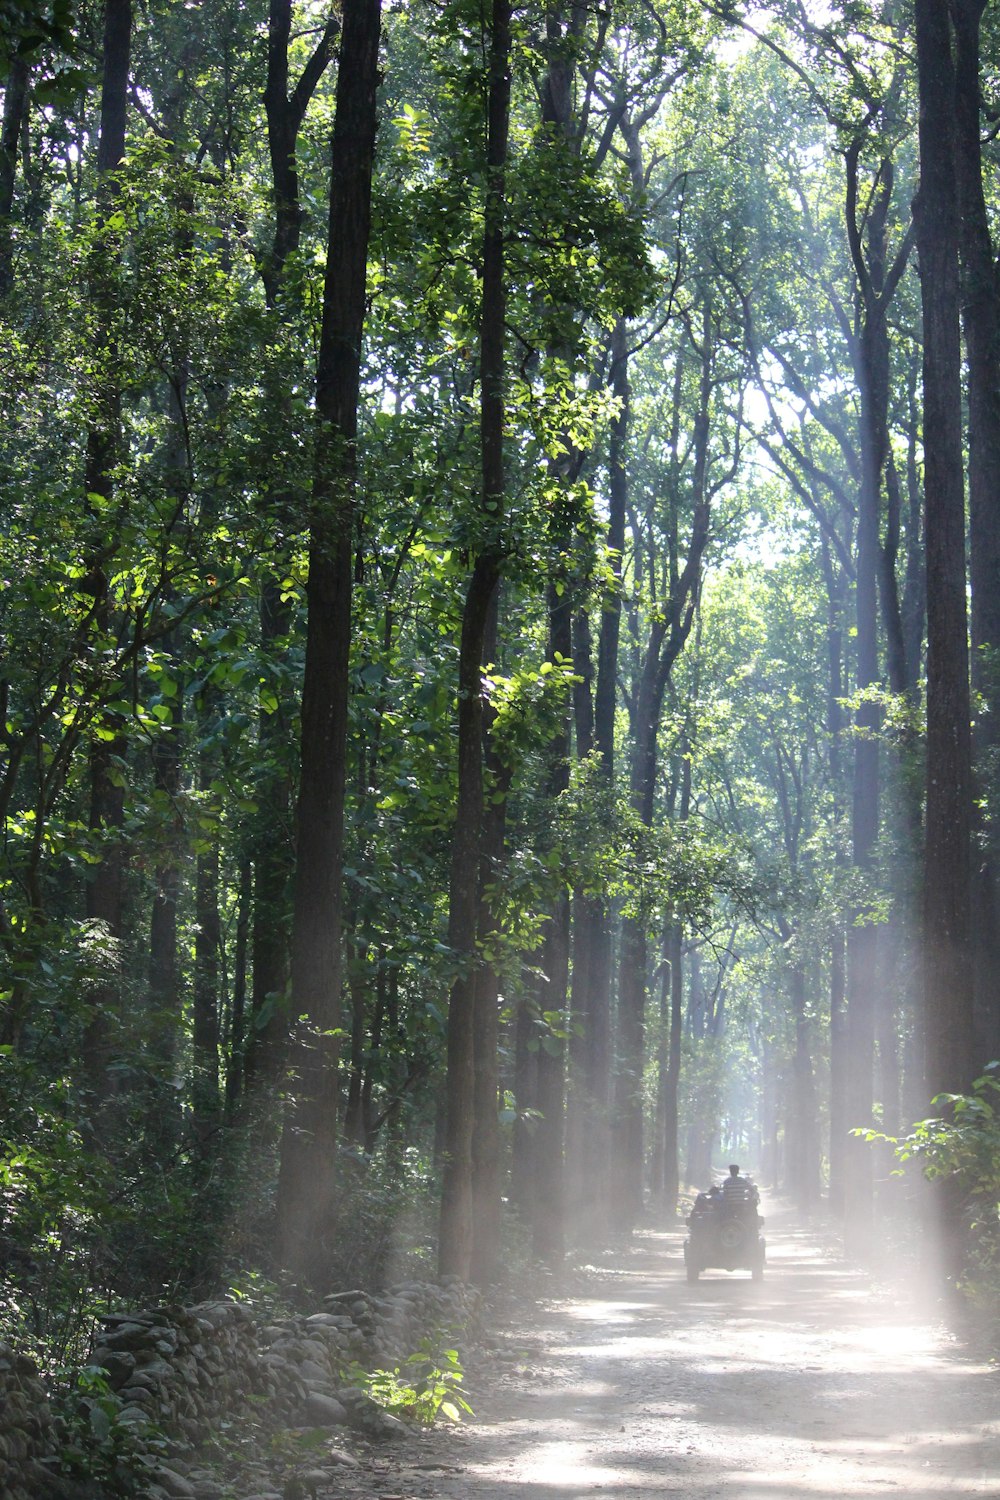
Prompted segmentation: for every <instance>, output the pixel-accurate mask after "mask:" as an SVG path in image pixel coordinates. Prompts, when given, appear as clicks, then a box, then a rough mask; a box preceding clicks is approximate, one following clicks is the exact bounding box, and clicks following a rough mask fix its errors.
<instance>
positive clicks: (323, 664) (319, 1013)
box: [278, 0, 381, 1288]
mask: <svg viewBox="0 0 1000 1500" xmlns="http://www.w3.org/2000/svg"><path fill="white" fill-rule="evenodd" d="M380 26H381V12H380V6H379V0H345V5H344V30H343V41H342V45H341V53H340V69H339V73H338V77H337V104H336V116H335V120H334V129H333V147H332V153H331V156H332V162H331V180H330V220H329V239H328V245H327V261H326V283H325V288H324V297H323V323H322V329H321V332H320V347H319V359H318V366H317V377H316V409H317V418H318V429H317V441H316V467H315V476H314V483H313V498H312V507H311V516H310V537H309V583H308V594H307V598H308V624H307V634H306V660H305V677H304V681H303V688H302V729H301V742H300V743H301V777H300V786H299V801H298V810H297V828H296V872H295V899H294V910H293V919H292V963H291V994H292V1012H293V1015H295V1016H296V1017H304V1018H305V1019H304V1021H301V1022H299V1023H297V1029H296V1034H295V1040H294V1044H293V1049H292V1066H293V1069H294V1071H295V1074H296V1083H295V1088H294V1103H293V1104H291V1105H290V1107H289V1108H288V1111H287V1113H286V1117H285V1124H284V1130H283V1134H282V1143H281V1166H280V1172H279V1181H278V1230H279V1247H280V1248H279V1253H280V1258H281V1261H282V1263H283V1264H284V1265H285V1266H287V1267H288V1268H289V1269H290V1270H291V1271H292V1272H293V1273H294V1274H295V1275H297V1276H298V1277H300V1278H302V1279H304V1280H306V1281H308V1282H310V1283H312V1284H313V1285H314V1286H315V1287H317V1288H323V1287H324V1286H325V1284H326V1282H327V1279H328V1275H329V1271H328V1267H329V1256H330V1250H331V1242H332V1235H333V1231H334V1225H335V1219H336V1170H335V1164H336V1138H337V1069H338V1045H337V1036H336V1031H337V1028H338V1026H339V1022H340V1009H341V987H342V953H341V928H342V915H343V907H342V900H343V890H342V863H343V858H342V856H343V835H344V796H345V786H346V766H347V707H348V670H349V661H350V631H351V592H352V582H353V536H354V503H355V502H354V495H355V482H356V472H357V452H356V440H357V426H358V400H359V390H360V373H361V346H362V340H363V336H364V323H365V280H366V270H367V258H368V238H369V229H370V223H371V188H372V165H373V159H374V149H375V125H376V94H377V89H378V82H379V77H378V51H379V32H380Z"/></svg>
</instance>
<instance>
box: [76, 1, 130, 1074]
mask: <svg viewBox="0 0 1000 1500" xmlns="http://www.w3.org/2000/svg"><path fill="white" fill-rule="evenodd" d="M131 42H132V6H131V0H106V4H105V8H104V48H103V72H102V78H101V122H100V133H99V137H98V145H97V169H98V173H99V184H98V198H99V209H98V215H99V222H100V223H101V224H104V223H106V222H107V220H108V218H109V217H110V216H111V214H112V212H113V210H114V204H115V199H116V197H117V189H116V187H115V183H114V176H113V174H114V173H115V172H116V171H117V169H118V168H119V166H120V165H121V163H122V160H123V158H124V156H125V129H126V123H127V117H128V81H129V59H130V49H131ZM104 274H105V275H106V274H107V273H106V271H105V272H104ZM91 294H92V298H93V301H94V311H95V326H96V332H95V349H94V354H95V359H96V364H97V366H98V370H99V373H98V375H97V377H96V380H97V390H96V392H95V396H96V400H95V408H96V411H97V416H96V419H95V421H94V425H93V426H92V427H91V429H90V431H89V432H88V434H87V454H86V461H85V465H84V502H83V504H84V509H85V510H86V511H87V512H88V513H89V529H90V531H91V536H90V539H89V544H88V547H87V552H86V557H85V566H86V569H87V580H86V585H85V586H86V587H87V589H88V590H89V592H90V593H91V594H92V596H93V599H94V622H95V626H96V628H97V630H98V631H100V632H106V631H107V630H108V629H109V628H110V623H111V622H110V614H111V604H110V596H109V589H108V577H107V573H106V571H105V567H106V564H107V562H108V560H109V558H110V556H111V554H112V553H113V551H114V548H115V546H116V539H115V538H112V537H108V536H106V535H105V534H104V529H103V525H102V523H101V522H100V520H99V519H98V518H97V517H96V516H95V515H93V512H92V506H91V502H90V500H89V499H88V498H87V497H88V496H90V495H101V496H103V497H104V498H105V500H108V501H110V499H111V497H112V494H113V489H114V478H113V474H114V467H115V463H116V461H117V459H118V450H119V447H120V444H121V391H120V389H119V386H118V370H117V363H118V362H117V357H116V348H115V340H114V334H113V330H112V319H113V315H114V296H115V294H114V291H113V290H112V289H111V288H109V287H108V286H107V285H106V284H105V283H104V281H103V278H102V274H101V271H100V270H99V269H98V268H97V267H96V266H95V275H94V280H93V284H92V292H91ZM106 721H107V722H108V723H117V722H118V721H117V720H111V719H110V717H108V716H106ZM124 750H125V745H124V738H123V736H122V735H121V734H120V733H119V735H118V736H117V737H116V738H115V739H114V740H113V741H110V742H109V741H106V740H94V741H93V742H92V744H91V746H90V826H91V828H92V829H93V830H94V831H95V832H96V833H98V834H99V835H100V858H99V860H98V863H97V864H96V865H94V866H93V868H92V869H91V871H90V875H89V879H88V884H87V894H86V911H87V916H88V918H90V919H91V920H94V921H99V922H102V923H103V924H104V926H105V927H106V928H107V931H108V933H109V934H110V936H111V937H113V938H120V937H121V935H122V898H123V873H124V853H123V850H122V847H121V830H122V825H123V823H124V814H125V799H124V792H123V788H122V785H121V776H120V775H119V773H118V763H119V761H120V760H121V758H122V756H123V755H124ZM117 1004H118V989H117V985H115V983H114V982H113V981H104V982H102V983H101V984H100V985H99V986H97V987H96V990H95V992H94V993H93V995H92V997H91V1012H90V1017H89V1019H88V1022H87V1026H86V1030H85V1034H84V1039H83V1049H82V1050H83V1069H84V1074H85V1077H86V1078H87V1081H88V1084H89V1086H90V1087H91V1089H92V1090H93V1092H94V1094H95V1097H96V1098H97V1100H98V1102H99V1103H100V1102H103V1100H104V1099H105V1097H106V1096H107V1094H108V1093H109V1092H110V1089H111V1085H110V1081H109V1076H108V1063H109V1061H110V1058H109V1054H108V1045H109V1015H110V1012H111V1011H112V1010H114V1009H115V1008H116V1007H117Z"/></svg>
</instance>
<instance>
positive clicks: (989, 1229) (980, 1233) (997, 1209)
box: [854, 1063, 1000, 1317]
mask: <svg viewBox="0 0 1000 1500" xmlns="http://www.w3.org/2000/svg"><path fill="white" fill-rule="evenodd" d="M932 1102H933V1104H934V1105H935V1106H937V1107H938V1109H939V1110H940V1111H941V1112H940V1114H938V1115H934V1116H931V1117H930V1118H928V1119H926V1120H920V1121H918V1122H917V1123H916V1124H915V1125H914V1126H913V1128H912V1129H911V1130H910V1131H909V1132H908V1133H907V1134H906V1135H905V1136H900V1137H895V1136H888V1135H884V1134H882V1133H880V1132H879V1131H875V1130H856V1131H855V1132H854V1134H855V1135H858V1136H860V1137H861V1138H862V1139H863V1140H866V1141H868V1142H871V1143H876V1144H877V1143H882V1144H885V1145H888V1146H890V1147H891V1148H892V1150H893V1152H894V1154H895V1156H896V1158H897V1160H898V1161H899V1162H900V1163H902V1164H903V1166H901V1167H900V1168H898V1169H897V1175H900V1174H901V1173H902V1171H903V1167H904V1166H906V1165H908V1164H910V1163H912V1164H913V1165H914V1166H916V1167H917V1168H918V1169H919V1170H920V1172H921V1173H922V1174H923V1176H924V1177H926V1178H927V1179H928V1180H929V1181H932V1182H933V1181H939V1180H942V1179H948V1180H951V1181H954V1182H955V1183H957V1185H958V1187H959V1189H960V1192H961V1197H962V1201H963V1219H964V1226H963V1227H964V1230H965V1234H966V1270H965V1274H964V1278H963V1282H962V1289H963V1291H964V1292H965V1293H966V1295H967V1296H968V1297H969V1299H970V1300H971V1301H973V1302H975V1303H977V1304H980V1305H982V1306H983V1308H984V1309H988V1310H989V1312H990V1313H991V1315H992V1316H994V1317H995V1316H997V1315H998V1313H1000V1064H997V1063H990V1064H989V1067H988V1069H987V1071H986V1072H985V1073H984V1074H982V1076H981V1077H979V1078H977V1079H976V1080H975V1082H974V1083H973V1085H972V1088H971V1090H970V1091H969V1093H967V1094H938V1095H937V1096H936V1097H935V1098H934V1100H933V1101H932Z"/></svg>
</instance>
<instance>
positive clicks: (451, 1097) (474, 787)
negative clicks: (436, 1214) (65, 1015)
mask: <svg viewBox="0 0 1000 1500" xmlns="http://www.w3.org/2000/svg"><path fill="white" fill-rule="evenodd" d="M510 22H511V7H510V3H509V0H493V8H492V19H491V26H490V38H489V89H488V100H487V122H486V202H485V224H484V230H483V284H482V308H481V313H480V334H479V346H480V347H479V371H480V383H481V391H480V441H481V449H482V511H483V517H484V523H485V524H486V525H487V527H489V528H490V530H492V533H493V534H492V538H491V539H489V540H487V541H486V542H485V544H484V545H483V547H482V550H481V551H480V554H479V556H478V557H477V559H476V562H475V565H474V567H473V570H472V578H471V579H470V582H469V588H468V592H467V594H466V598H465V611H464V614H463V618H462V641H461V647H460V653H459V684H458V693H459V701H458V805H457V808H456V814H455V834H454V840H453V844H452V859H451V883H450V893H449V901H450V905H449V918H448V942H449V944H450V946H451V948H452V949H453V951H454V953H455V955H456V957H457V960H458V962H459V963H460V964H461V965H462V969H461V971H460V972H459V974H458V976H457V977H456V979H455V982H454V984H453V985H452V990H451V995H450V997H449V1003H448V1081H447V1091H448V1118H447V1138H446V1150H445V1163H444V1182H443V1187H442V1197H441V1221H440V1237H439V1242H438V1266H439V1269H440V1271H441V1274H442V1275H448V1274H451V1275H457V1276H460V1277H462V1279H463V1280H468V1278H469V1276H470V1274H471V1271H472V1254H473V1225H472V1205H473V1189H472V1136H473V1127H474V1121H475V1052H476V1048H475V1019H476V1017H475V983H476V980H475V970H474V959H475V946H476V929H477V922H478V915H479V871H480V865H481V851H482V832H483V703H482V682H481V677H482V669H483V648H484V643H485V639H486V631H487V623H488V620H489V613H490V610H491V608H492V605H493V596H494V594H495V592H496V589H497V587H498V584H499V580H500V561H501V558H500V548H499V534H498V530H497V528H498V526H499V523H500V520H501V518H502V516H503V510H504V500H505V478H504V444H503V428H504V412H505V400H504V347H505V328H504V317H505V308H506V284H505V273H504V233H505V229H504V216H505V214H504V201H505V195H506V165H507V132H508V126H509V120H510Z"/></svg>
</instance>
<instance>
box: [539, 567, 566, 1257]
mask: <svg viewBox="0 0 1000 1500" xmlns="http://www.w3.org/2000/svg"><path fill="white" fill-rule="evenodd" d="M548 611H549V659H550V660H552V661H555V660H556V659H557V658H562V660H563V661H570V660H571V659H572V651H573V647H572V631H571V603H570V592H569V587H568V580H565V581H563V580H558V579H553V580H550V582H549V585H548ZM569 750H570V745H569V720H568V717H564V719H563V722H562V723H561V724H560V726H559V729H558V730H557V732H556V734H555V735H554V737H553V739H552V741H551V742H550V744H549V747H548V752H549V757H550V769H549V778H548V789H547V790H548V799H549V800H550V801H551V802H553V803H554V802H555V801H556V799H557V798H558V797H560V796H561V795H562V794H563V793H564V792H565V791H566V789H567V787H568V786H569ZM569 942H570V904H569V897H568V894H567V893H566V891H565V889H560V890H559V891H557V892H556V894H555V896H554V898H553V899H552V900H551V902H550V905H549V911H548V921H547V923H546V928H545V937H544V941H543V945H542V963H541V969H542V978H541V981H540V983H539V990H538V1000H539V1010H540V1012H541V1022H542V1045H541V1047H540V1049H539V1053H538V1108H539V1111H540V1113H541V1120H540V1121H539V1127H538V1134H537V1141H536V1148H535V1197H534V1216H533V1228H534V1248H535V1254H536V1255H538V1256H539V1257H540V1258H541V1259H542V1260H543V1261H545V1262H546V1264H548V1265H549V1266H552V1267H554V1268H557V1267H558V1266H559V1265H560V1264H561V1262H562V1259H563V1255H564V1253H565V1246H566V1226H565V1218H564V1214H565V1182H564V1177H563V1149H564V1138H565V1108H566V1106H565V1083H566V1078H565V1063H566V1048H565V1043H564V1040H563V1037H564V1033H565V1030H566V1005H567V996H568V987H569Z"/></svg>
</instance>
